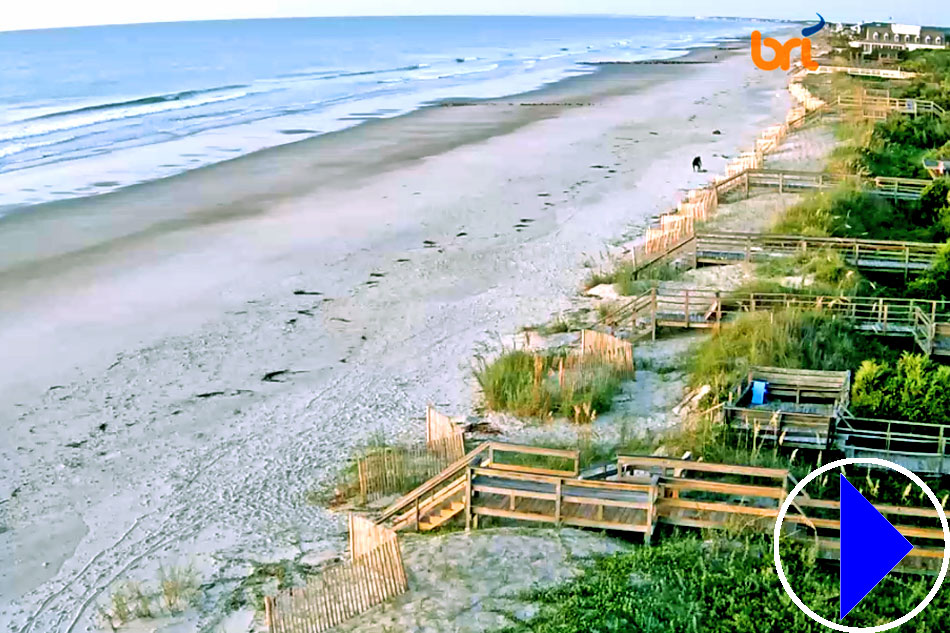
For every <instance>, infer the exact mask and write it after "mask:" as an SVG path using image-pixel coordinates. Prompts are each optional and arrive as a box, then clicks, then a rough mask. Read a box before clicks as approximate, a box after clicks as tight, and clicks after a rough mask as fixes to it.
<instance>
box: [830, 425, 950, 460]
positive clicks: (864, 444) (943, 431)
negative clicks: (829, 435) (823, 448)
mask: <svg viewBox="0 0 950 633" xmlns="http://www.w3.org/2000/svg"><path fill="white" fill-rule="evenodd" d="M835 434H836V435H837V436H839V438H840V439H841V440H842V443H843V446H842V448H854V449H858V450H867V451H874V452H876V453H883V454H885V455H903V456H917V457H929V456H933V455H937V456H945V455H950V451H948V448H950V447H948V446H947V443H948V440H950V425H946V424H932V423H928V422H908V421H904V420H876V419H872V418H860V417H857V418H856V417H842V418H841V419H840V420H839V421H838V422H837V424H836V429H835Z"/></svg>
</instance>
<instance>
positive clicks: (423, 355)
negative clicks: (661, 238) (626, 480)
mask: <svg viewBox="0 0 950 633" xmlns="http://www.w3.org/2000/svg"><path fill="white" fill-rule="evenodd" d="M690 59H691V60H693V61H709V62H711V63H695V64H682V63H680V64H643V65H610V66H607V67H604V68H603V69H602V70H601V71H600V72H598V73H596V74H593V75H590V76H586V77H580V78H575V79H571V80H568V81H565V82H561V83H559V84H555V85H552V86H550V87H548V88H546V89H544V90H541V91H537V92H534V93H530V94H527V95H520V96H516V97H510V98H504V99H497V100H491V101H485V102H476V103H469V104H466V105H455V106H441V107H432V108H428V109H425V110H422V111H419V112H416V113H414V114H411V115H408V116H404V117H399V118H395V119H389V120H379V121H371V122H369V123H366V124H364V125H361V126H358V127H356V128H353V129H350V130H347V131H344V132H341V133H338V134H332V135H327V136H325V137H321V138H317V139H313V140H308V141H303V142H300V143H296V144H292V145H288V146H284V147H280V148H275V149H271V150H266V151H263V152H260V153H257V154H253V155H250V156H247V157H243V158H239V159H236V160H234V161H230V162H227V163H222V164H219V165H215V166H212V167H208V168H204V169H200V170H196V171H194V172H190V173H187V174H183V175H181V176H176V177H174V178H170V179H167V180H163V181H157V182H154V183H149V184H144V185H139V186H136V187H132V188H129V189H126V190H123V191H119V192H116V193H114V194H107V195H103V196H100V197H96V198H89V199H83V200H76V201H71V202H68V203H57V204H53V205H48V206H45V207H41V208H35V209H31V210H27V211H24V212H22V213H15V214H13V215H10V216H7V217H5V218H4V219H3V220H2V221H0V350H3V362H2V363H0V403H2V406H0V424H2V425H3V434H4V441H3V442H0V452H2V464H3V466H2V468H3V472H2V476H0V526H2V527H0V627H2V628H3V629H4V630H13V631H21V632H24V633H25V632H26V631H36V632H43V633H66V632H68V631H80V630H86V628H85V627H86V626H87V625H89V624H90V623H91V622H92V621H93V618H94V611H95V605H96V604H97V602H98V601H100V600H103V599H104V597H105V596H106V595H107V593H108V588H109V587H110V586H111V585H112V584H113V583H114V582H116V581H118V580H124V579H127V578H133V579H138V580H146V581H148V580H154V578H155V571H156V569H157V568H158V566H159V565H160V564H163V565H166V566H167V565H173V564H179V563H188V562H194V563H195V564H196V565H197V567H198V569H199V571H200V573H201V575H202V579H203V580H204V581H206V582H210V581H214V580H216V579H221V578H228V577H230V578H235V577H241V576H243V575H244V574H246V573H247V570H248V568H247V561H248V560H250V559H253V560H273V559H277V558H283V557H294V556H298V555H300V553H301V552H302V551H309V552H316V553H317V554H319V553H321V552H328V555H332V554H333V553H334V552H339V551H340V550H341V549H342V547H343V543H344V542H345V528H344V521H343V518H342V517H338V516H336V515H334V514H332V513H330V512H328V511H327V510H325V509H323V508H320V507H316V506H312V505H308V504H307V502H306V500H305V496H306V493H307V492H308V491H310V490H314V489H321V488H326V487H327V486H329V485H331V484H332V482H333V481H334V476H335V471H336V470H337V469H338V468H340V467H341V465H342V464H344V463H345V459H346V458H347V457H348V455H349V454H350V451H351V449H352V448H353V447H354V446H356V445H357V444H359V443H361V442H365V441H366V440H367V439H369V438H370V437H371V436H372V435H373V434H376V433H379V432H383V433H385V434H386V435H387V436H388V437H389V438H391V439H395V438H398V437H404V438H413V439H415V438H419V437H421V436H422V428H423V418H422V413H423V411H424V407H425V404H426V403H427V402H433V403H436V404H437V405H438V406H439V407H440V409H442V410H445V411H447V412H451V413H464V412H467V411H469V410H470V409H471V406H472V403H473V391H472V388H471V383H472V379H471V369H470V359H471V358H472V355H473V353H474V352H476V351H477V350H478V349H479V346H482V345H494V344H495V343H496V341H497V336H498V335H500V334H507V333H511V332H513V331H515V330H516V329H517V328H518V327H519V326H521V325H524V324H529V323H538V322H543V321H546V320H547V319H548V318H549V317H550V316H551V315H552V314H553V313H555V312H556V311H557V310H559V309H563V308H567V307H568V306H569V305H570V297H571V296H572V295H573V294H575V293H576V292H577V289H578V287H579V284H580V282H581V280H582V279H583V278H584V276H585V273H586V272H587V271H586V269H585V268H584V266H583V264H584V262H585V261H588V260H589V259H591V258H594V257H596V256H597V254H598V253H599V252H601V251H603V250H604V246H605V244H607V243H608V242H609V241H611V240H614V239H616V238H619V237H621V236H622V235H623V234H624V233H625V232H626V231H629V230H630V229H631V226H633V227H636V226H645V225H646V224H647V223H648V222H649V220H650V217H651V216H653V215H656V214H659V213H661V212H664V211H666V210H668V209H669V208H670V207H671V206H672V204H673V202H674V201H675V199H676V198H677V197H678V194H679V192H680V191H681V190H684V189H687V188H690V187H695V186H699V185H701V184H703V183H704V182H705V181H706V180H707V179H708V178H709V177H710V175H711V174H715V173H719V172H721V171H722V169H723V166H724V165H725V164H726V162H728V160H729V159H731V158H733V157H735V155H736V154H737V153H738V152H739V151H740V149H741V148H745V147H748V146H749V145H750V144H752V142H753V141H754V139H755V138H756V137H757V136H758V134H759V132H760V130H761V129H762V128H763V127H765V126H767V125H770V124H773V123H776V122H779V121H782V120H784V117H785V113H786V112H787V110H788V100H789V97H788V93H787V92H786V90H785V86H786V80H787V77H786V76H785V74H783V73H781V72H762V71H759V70H757V69H756V68H755V67H754V66H753V64H752V63H751V61H750V60H749V58H748V54H747V52H743V51H731V52H730V51H726V50H720V49H705V50H704V51H703V52H702V53H700V54H694V55H693V56H692V57H691V58H690ZM714 130H719V131H720V132H721V133H720V134H713V131H714ZM696 155H701V156H702V157H703V163H704V165H705V166H706V168H707V169H708V170H709V174H697V173H694V172H692V170H691V167H690V163H691V160H692V157H693V156H696Z"/></svg>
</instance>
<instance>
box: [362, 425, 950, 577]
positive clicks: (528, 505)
mask: <svg viewBox="0 0 950 633" xmlns="http://www.w3.org/2000/svg"><path fill="white" fill-rule="evenodd" d="M500 452H508V453H515V454H520V455H521V456H522V457H524V456H528V457H533V458H537V459H538V460H540V461H539V462H538V463H540V464H542V465H540V466H538V465H534V466H532V465H529V464H526V463H523V460H517V461H518V463H516V464H513V463H506V464H500V463H498V462H495V461H493V460H492V459H490V458H489V454H490V453H494V454H496V455H497V454H499V453H500ZM565 454H567V458H568V460H569V461H571V460H573V459H576V452H573V451H549V449H541V448H537V447H524V446H518V445H510V444H504V443H500V442H486V443H485V444H482V445H481V446H480V447H478V448H477V449H475V450H474V451H472V452H471V453H469V454H468V455H467V456H466V457H465V458H463V460H460V462H459V464H458V466H457V467H455V466H453V467H450V468H449V469H446V471H445V472H444V473H443V474H442V475H440V476H439V477H436V478H434V479H433V480H431V481H430V482H427V484H425V485H424V486H421V487H420V488H418V489H416V490H414V491H412V492H410V493H409V494H408V495H406V496H405V497H403V498H402V499H400V500H398V501H397V502H396V503H394V504H393V505H392V506H390V508H388V509H387V510H386V511H384V512H383V514H382V515H381V516H380V518H379V521H380V522H382V523H385V524H387V525H391V526H393V528H394V529H397V530H399V529H409V528H416V529H420V530H425V529H431V527H429V526H430V525H431V524H430V523H429V516H430V514H432V513H433V512H437V511H434V510H424V511H422V512H419V511H417V510H415V508H417V507H427V505H428V504H427V503H426V501H425V499H428V498H431V496H432V494H433V491H435V490H438V489H440V488H441V487H442V486H445V485H446V483H447V482H450V481H456V480H457V481H459V482H461V486H462V487H461V491H462V492H461V495H460V496H459V502H458V503H459V508H458V510H457V511H455V513H454V514H453V515H452V516H453V517H454V516H457V515H460V514H462V513H464V516H465V525H466V527H467V528H472V529H477V528H478V524H479V520H480V519H482V520H484V519H485V518H487V517H495V518H499V519H506V520H513V521H525V522H531V523H545V524H551V525H570V526H575V527H581V528H592V529H599V530H611V531H618V532H633V533H639V534H642V535H643V538H644V541H645V542H646V543H649V542H651V540H652V539H653V538H655V533H656V530H657V527H659V526H662V525H666V526H672V527H679V528H703V529H735V528H742V527H746V528H750V529H759V530H763V531H768V530H770V529H771V526H772V525H773V524H774V521H775V518H776V516H777V515H778V509H779V507H780V505H781V504H782V503H783V502H784V500H785V498H786V496H787V494H788V491H789V490H790V489H791V488H792V487H793V486H794V484H795V481H794V479H793V478H792V477H791V476H790V475H789V473H788V471H786V470H783V469H775V468H756V467H751V466H740V465H731V464H712V463H706V462H694V461H689V460H682V459H672V458H666V457H652V456H636V455H633V456H619V457H618V458H617V460H616V462H612V463H610V464H608V465H605V466H604V467H603V468H602V469H599V470H598V471H597V472H598V475H599V477H601V479H596V480H595V479H589V478H583V477H582V476H581V475H580V470H579V468H576V467H574V468H571V469H565V470H561V469H556V468H555V469H552V468H548V467H547V464H548V462H547V460H549V459H564V458H565ZM499 466H501V467H499ZM608 479H609V480H608ZM450 487H451V484H450ZM436 495H437V493H436ZM877 507H878V509H879V510H880V511H881V512H883V513H884V514H887V515H888V516H889V517H891V520H892V522H893V523H894V525H895V527H897V529H898V530H899V531H900V532H901V533H902V534H904V535H905V536H907V537H908V538H909V539H911V541H912V542H913V543H914V544H915V549H914V550H913V552H912V553H911V555H910V556H909V557H908V559H906V560H905V562H904V564H903V565H904V567H905V568H932V567H934V566H935V565H937V564H939V559H940V557H941V556H942V554H943V548H942V543H943V531H942V530H941V529H940V528H939V526H938V527H933V526H930V525H926V526H923V525H921V522H922V521H929V523H935V521H933V520H932V519H935V518H936V517H937V513H936V511H935V510H934V509H933V508H913V507H912V508H905V507H895V506H877ZM792 509H793V510H792V512H790V513H789V514H788V516H787V518H786V521H785V531H786V533H787V534H788V535H789V536H790V537H801V538H805V539H807V540H809V541H811V542H818V544H819V545H820V551H821V552H822V553H823V555H825V556H827V557H830V558H835V557H836V556H837V552H838V540H837V539H838V534H839V532H840V524H839V523H838V521H837V511H838V502H837V501H832V500H822V499H813V498H811V497H809V496H808V494H807V493H803V494H802V495H800V496H799V497H798V498H796V499H795V501H794V502H793V504H792ZM407 514H408V515H409V516H410V517H412V516H416V517H418V518H417V519H414V520H410V521H409V522H406V521H404V520H402V518H401V517H404V516H406V515H407ZM438 516H442V513H441V512H438ZM937 543H939V544H940V545H939V546H938V545H937Z"/></svg>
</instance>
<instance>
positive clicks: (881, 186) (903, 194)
mask: <svg viewBox="0 0 950 633" xmlns="http://www.w3.org/2000/svg"><path fill="white" fill-rule="evenodd" d="M930 184H931V181H930V180H921V179H919V178H890V177H886V176H878V177H877V178H875V179H874V192H875V193H878V194H880V195H884V196H890V197H892V198H901V199H905V200H920V196H921V195H922V194H923V192H924V189H926V188H927V187H928V186H929V185H930Z"/></svg>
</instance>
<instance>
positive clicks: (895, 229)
mask: <svg viewBox="0 0 950 633" xmlns="http://www.w3.org/2000/svg"><path fill="white" fill-rule="evenodd" d="M932 215H933V214H932V213H922V212H921V211H920V205H919V204H918V203H916V202H905V203H900V204H894V203H891V202H888V201H887V200H885V199H884V198H882V197H880V196H875V195H872V194H870V193H868V192H867V191H863V190H861V189H858V188H856V187H855V186H854V185H850V184H845V185H841V186H839V187H837V188H835V189H832V190H830V191H823V192H819V193H815V194H813V195H811V196H809V197H807V198H806V199H805V200H803V201H802V202H800V203H798V204H796V205H794V206H792V207H789V208H788V209H787V210H786V211H785V212H784V213H783V214H782V216H781V217H780V218H779V219H778V221H777V222H776V223H775V225H774V226H773V227H772V232H773V233H778V234H782V235H809V236H819V237H857V238H864V239H888V240H898V239H900V240H907V241H924V242H927V241H931V240H932V239H933V238H934V236H935V235H938V234H940V232H941V231H942V229H941V228H940V224H939V220H935V219H934V218H933V217H929V216H932Z"/></svg>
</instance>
